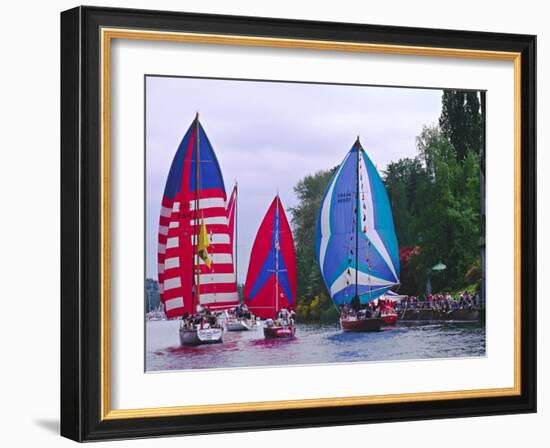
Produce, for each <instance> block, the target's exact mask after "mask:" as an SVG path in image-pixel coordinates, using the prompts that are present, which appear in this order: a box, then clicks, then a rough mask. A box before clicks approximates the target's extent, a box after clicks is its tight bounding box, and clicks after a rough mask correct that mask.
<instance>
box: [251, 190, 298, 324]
mask: <svg viewBox="0 0 550 448" xmlns="http://www.w3.org/2000/svg"><path fill="white" fill-rule="evenodd" d="M244 300H245V303H246V305H247V306H248V308H249V309H250V311H251V312H252V313H254V314H255V315H256V316H259V317H261V318H262V319H267V318H274V317H276V314H277V311H279V310H280V309H281V308H283V307H286V308H287V309H294V308H295V307H296V250H295V248H294V239H293V237H292V230H291V228H290V225H289V223H288V220H287V217H286V214H285V211H284V208H283V206H282V204H281V200H280V198H279V197H278V196H276V197H275V199H273V202H272V203H271V205H270V206H269V209H268V211H267V213H266V215H265V217H264V219H263V221H262V223H261V225H260V228H259V230H258V233H257V235H256V239H255V240H254V245H253V247H252V253H251V255H250V261H249V264H248V272H247V275H246V283H245V286H244Z"/></svg>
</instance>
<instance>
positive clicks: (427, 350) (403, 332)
mask: <svg viewBox="0 0 550 448" xmlns="http://www.w3.org/2000/svg"><path fill="white" fill-rule="evenodd" d="M178 328H179V322H178V321H149V322H147V323H146V332H147V333H146V350H147V352H146V368H147V370H148V371H158V370H183V369H213V368H226V367H259V366H284V365H292V364H294V365H296V364H326V363H332V362H337V363H343V362H358V361H361V362H365V361H387V360H412V359H416V360H417V359H429V358H454V357H472V356H484V355H485V326H484V325H483V324H480V323H472V322H437V323H435V322H434V323H420V322H409V323H405V322H400V323H398V324H397V325H396V326H394V327H387V328H384V329H383V331H381V332H378V333H343V332H342V331H341V330H340V328H339V326H338V325H337V324H335V325H313V324H311V325H306V324H299V325H298V329H297V332H296V338H294V339H264V338H263V331H262V329H261V328H258V329H256V330H252V331H242V332H225V333H224V342H223V344H211V345H200V346H198V347H182V346H180V343H179V333H178Z"/></svg>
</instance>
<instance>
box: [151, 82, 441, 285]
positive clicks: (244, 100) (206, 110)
mask: <svg viewBox="0 0 550 448" xmlns="http://www.w3.org/2000/svg"><path fill="white" fill-rule="evenodd" d="M145 82H146V93H145V94H146V156H145V157H146V198H145V200H146V218H145V219H146V228H145V234H146V236H145V238H146V242H145V243H146V248H145V258H146V275H147V277H150V278H154V279H157V267H156V264H157V262H156V258H157V255H156V254H157V246H156V245H157V243H156V242H157V231H158V220H159V213H160V203H161V200H162V195H163V192H164V185H165V182H166V176H167V174H168V170H169V168H170V164H171V162H172V158H173V157H174V155H175V153H176V150H177V148H178V145H179V143H180V141H181V139H182V138H183V136H184V135H185V133H186V132H187V129H188V128H189V126H190V125H191V123H192V121H193V119H194V118H195V114H196V112H199V113H200V120H201V124H202V126H203V128H204V130H205V132H206V134H207V135H208V138H209V139H210V142H211V143H212V146H213V147H214V151H215V152H216V156H217V158H218V162H219V164H220V167H221V170H222V174H223V177H224V182H225V189H226V192H227V195H228V196H229V194H230V193H231V190H232V189H233V185H234V183H235V181H238V184H239V202H238V207H239V208H238V237H239V240H238V245H237V246H238V247H237V251H238V266H237V268H238V270H237V272H238V282H239V283H244V280H245V278H246V270H247V268H248V261H249V257H250V250H251V249H252V245H253V243H254V238H255V236H256V232H257V230H258V227H259V226H260V223H261V221H262V219H263V217H264V215H265V213H266V211H267V208H268V207H269V205H270V204H271V201H272V200H273V198H274V197H275V195H276V194H277V192H278V193H279V196H280V198H281V202H282V204H283V206H284V208H285V210H286V211H287V217H288V219H289V221H290V220H291V218H292V215H291V213H290V211H289V208H290V207H293V206H295V205H296V204H297V199H296V196H295V195H294V192H293V187H294V185H296V183H297V182H298V181H299V180H300V179H302V178H303V177H304V176H306V175H308V174H313V173H315V172H317V171H319V170H326V169H330V168H332V167H334V166H336V165H338V164H339V163H340V162H341V161H342V159H343V158H344V157H345V155H346V154H347V152H348V151H349V150H350V148H351V146H352V145H353V143H354V141H355V139H356V138H357V136H358V135H359V136H360V139H361V143H362V145H363V147H364V148H365V150H366V152H367V154H368V155H369V157H370V158H371V160H372V161H373V163H374V164H375V166H376V167H377V169H378V171H379V172H382V171H383V170H384V169H385V167H386V165H387V164H388V163H389V162H391V161H397V160H399V159H401V158H404V157H414V156H415V155H416V141H415V139H416V136H417V135H419V134H420V132H421V131H422V127H423V126H424V125H431V124H435V123H437V121H438V118H439V115H440V112H441V96H442V91H441V90H427V89H413V88H402V87H399V88H395V87H371V86H346V85H333V84H331V85H326V84H304V83H289V82H262V81H236V80H216V79H192V78H176V77H174V78H172V77H170V78H168V77H154V76H148V77H146V81H145Z"/></svg>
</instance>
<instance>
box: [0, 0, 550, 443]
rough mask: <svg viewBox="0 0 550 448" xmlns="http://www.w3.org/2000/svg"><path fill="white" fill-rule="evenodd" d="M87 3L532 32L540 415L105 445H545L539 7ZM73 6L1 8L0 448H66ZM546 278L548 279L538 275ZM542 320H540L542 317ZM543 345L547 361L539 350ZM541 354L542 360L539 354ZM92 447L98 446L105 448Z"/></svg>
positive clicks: (543, 52)
mask: <svg viewBox="0 0 550 448" xmlns="http://www.w3.org/2000/svg"><path fill="white" fill-rule="evenodd" d="M87 3H88V4H97V5H101V6H119V7H134V8H148V9H151V8H156V9H167V10H183V11H194V12H205V13H221V14H240V15H250V16H268V17H283V18H299V19H314V20H334V21H344V22H345V21H349V22H362V23H373V24H384V25H403V26H421V27H433V28H438V27H439V28H450V29H468V30H483V31H495V32H516V33H529V34H537V35H538V37H539V40H538V81H539V85H538V123H539V126H538V148H539V155H538V167H539V168H538V171H539V181H538V192H539V214H538V220H539V262H538V268H539V413H538V414H537V415H524V416H505V417H483V418H475V419H457V420H442V421H425V422H406V423H392V424H383V425H364V426H349V427H338V428H321V429H305V430H293V431H279V432H259V433H246V434H232V435H214V436H200V437H194V438H192V439H180V438H169V439H166V438H165V439H155V440H154V441H153V440H141V441H131V442H118V443H117V444H116V445H110V446H122V445H124V446H135V447H138V446H151V445H152V444H153V443H154V444H155V446H157V447H168V446H181V444H190V443H193V444H199V445H200V444H208V446H210V445H214V446H219V445H223V446H224V447H227V448H230V447H242V446H251V445H256V446H257V445H261V446H262V448H264V447H265V448H268V447H271V446H273V447H275V446H280V444H281V443H283V444H285V445H288V444H290V445H289V446H301V445H306V444H307V445H310V446H311V445H316V446H338V445H342V444H344V443H345V444H351V443H353V444H356V443H358V444H359V445H361V446H367V445H369V446H380V445H383V446H407V447H417V446H418V447H420V446H422V447H440V446H445V448H452V447H461V448H463V447H465V446H483V445H489V444H490V445H492V446H499V447H508V446H510V447H512V446H527V445H532V446H537V447H542V446H546V444H547V443H548V439H550V437H549V431H548V427H547V426H546V427H545V424H546V425H548V424H550V411H549V410H548V403H549V402H550V393H549V392H548V388H547V387H546V385H547V382H546V381H545V374H546V375H547V371H548V359H549V356H548V349H547V347H548V346H549V345H550V336H549V335H550V333H549V332H548V331H545V329H543V328H542V320H543V319H544V317H545V316H544V312H545V309H546V307H545V306H544V303H543V299H544V297H545V296H547V295H548V288H549V283H548V280H547V278H548V276H549V275H550V272H548V267H547V265H545V263H544V260H543V256H542V254H543V253H545V252H548V250H550V246H549V243H550V238H548V237H547V236H546V233H545V232H544V230H543V229H544V227H545V225H547V223H548V221H549V218H550V216H549V215H548V214H549V211H550V210H549V209H550V207H549V204H548V201H547V200H546V198H545V193H546V191H548V188H549V187H550V185H549V183H550V179H549V177H548V176H546V177H544V176H543V173H544V172H545V171H546V170H545V167H548V164H550V159H549V157H548V155H547V154H546V153H545V152H544V148H545V145H544V143H545V142H546V143H547V144H548V142H547V140H544V138H545V137H546V136H547V132H546V129H545V123H548V122H549V120H550V112H549V106H550V98H549V97H548V89H547V85H546V79H547V78H548V76H549V74H548V73H549V72H548V64H549V61H550V54H549V50H548V48H549V46H548V44H547V40H548V39H550V25H549V24H548V17H550V15H549V13H548V11H546V10H545V2H542V1H534V0H533V1H531V0H523V1H521V2H517V1H514V2H510V1H504V0H503V1H498V2H497V1H491V2H480V1H479V0H477V1H472V0H461V1H460V2H458V1H455V2H443V1H441V0H437V1H430V0H416V1H407V0H402V1H393V2H354V1H353V0H338V1H336V2H323V3H322V2H320V1H319V0H317V1H310V0H307V1H305V0H304V1H302V2H296V1H287V0H277V1H269V2H259V1H253V0H231V1H223V0H216V1H213V0H212V1H207V0H204V1H202V2H199V1H196V0H195V1H186V0H179V1H177V0H156V1H154V2H153V1H145V0H134V1H122V0H119V1H108V0H103V1H99V2H96V1H88V2H87ZM77 4H78V3H76V2H71V1H61V0H57V1H50V2H37V1H34V2H33V1H21V2H17V3H16V2H14V1H12V2H9V3H8V2H5V3H4V4H3V5H2V19H3V20H2V27H1V28H0V33H1V39H0V48H1V54H2V58H1V61H2V62H1V65H2V68H1V70H0V123H1V124H0V137H1V138H0V142H1V143H0V147H1V150H0V157H1V162H0V192H1V195H0V198H1V204H2V208H1V216H2V219H1V220H0V228H1V231H0V253H1V254H2V256H1V257H0V273H1V277H0V278H1V279H2V288H1V296H0V300H1V302H0V303H2V305H1V306H0V310H1V314H0V344H1V352H0V353H1V360H2V361H1V363H0V422H2V423H1V425H0V427H1V428H2V429H1V431H0V440H1V441H2V445H4V446H12V445H14V444H18V445H19V444H24V446H40V447H44V446H68V445H69V443H71V442H69V441H67V440H65V439H61V438H60V437H59V436H58V435H57V433H58V425H59V424H58V415H59V404H58V402H59V384H58V383H59V379H58V378H59V12H60V11H61V10H64V9H68V8H71V7H73V6H75V5H77ZM545 277H546V278H545ZM547 320H548V319H546V321H547ZM543 346H545V347H546V353H543ZM543 355H546V356H543ZM102 445H104V444H99V445H96V446H102Z"/></svg>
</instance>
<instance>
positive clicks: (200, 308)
mask: <svg viewBox="0 0 550 448" xmlns="http://www.w3.org/2000/svg"><path fill="white" fill-rule="evenodd" d="M201 311H202V306H201V304H200V303H197V313H199V314H200V313H201Z"/></svg>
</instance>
